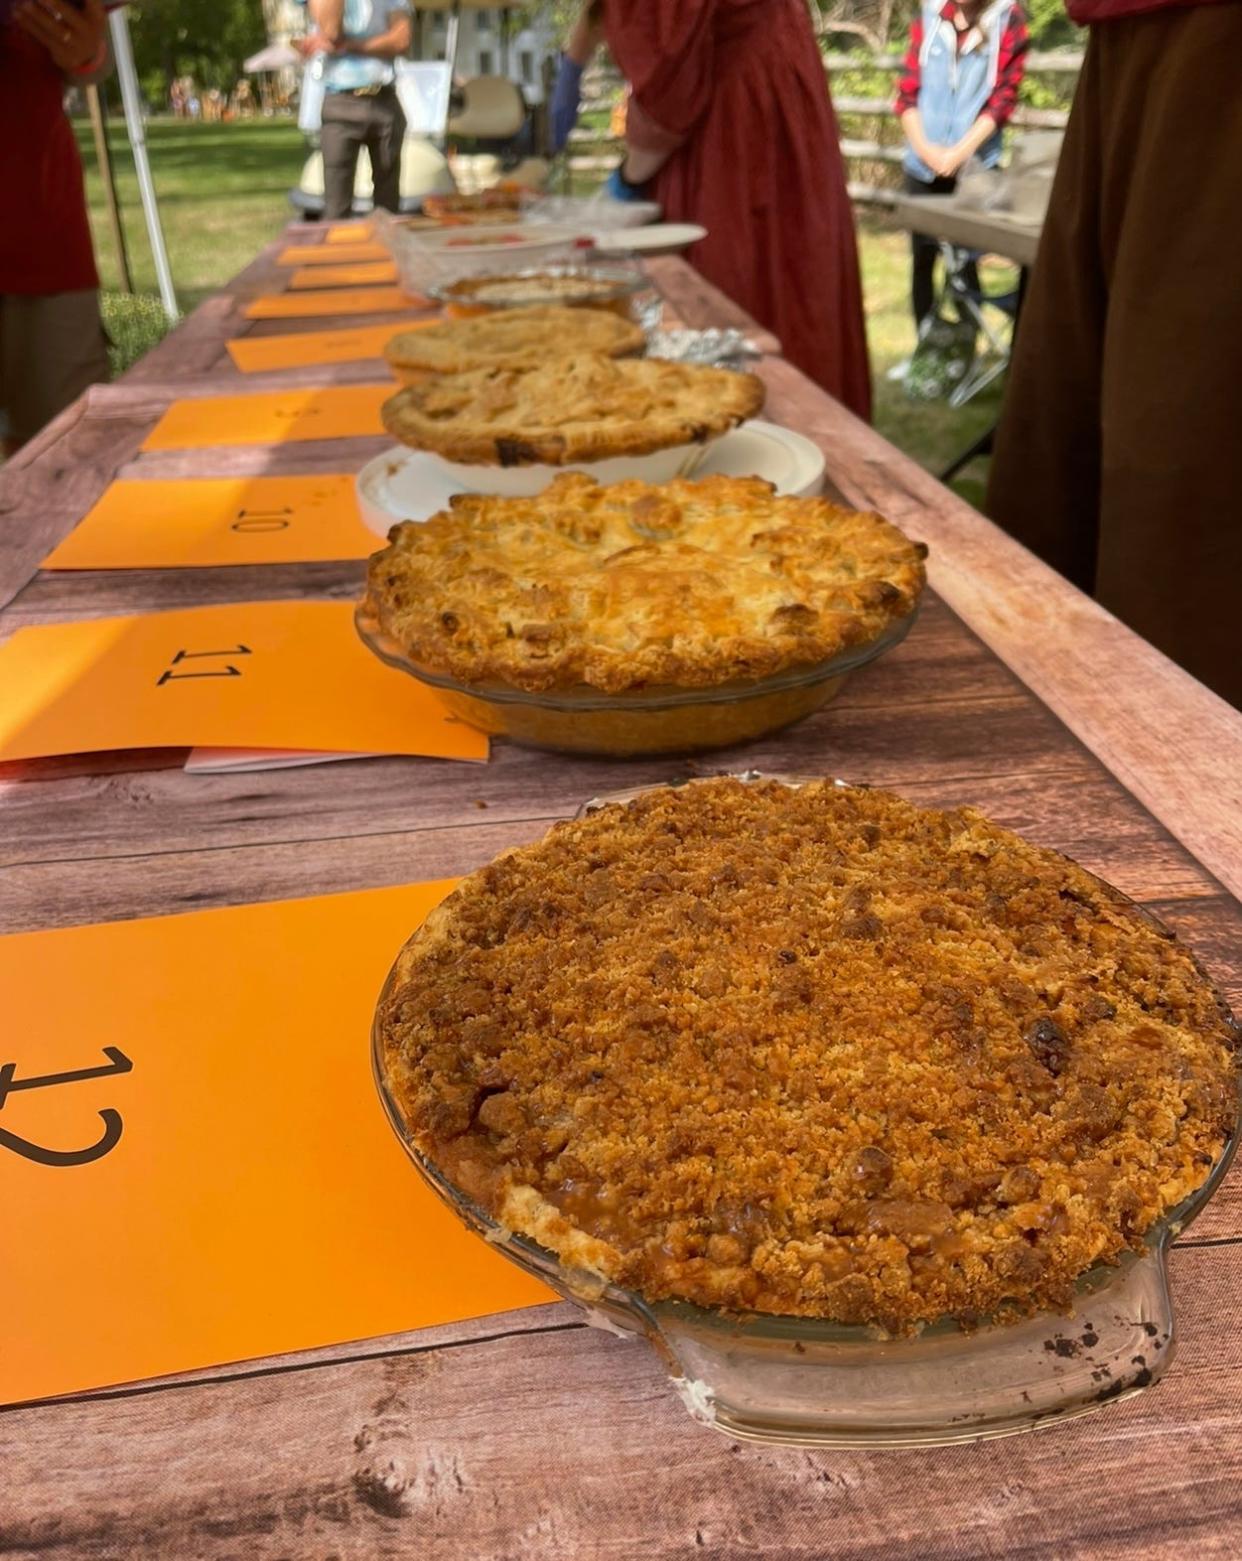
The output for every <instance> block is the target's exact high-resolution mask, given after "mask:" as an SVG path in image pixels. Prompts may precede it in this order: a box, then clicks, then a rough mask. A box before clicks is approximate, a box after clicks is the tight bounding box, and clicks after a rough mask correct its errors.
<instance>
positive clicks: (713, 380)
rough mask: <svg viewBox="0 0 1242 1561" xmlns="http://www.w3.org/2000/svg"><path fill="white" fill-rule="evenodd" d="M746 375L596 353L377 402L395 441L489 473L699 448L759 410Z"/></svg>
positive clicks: (759, 393) (449, 381) (756, 391)
mask: <svg viewBox="0 0 1242 1561" xmlns="http://www.w3.org/2000/svg"><path fill="white" fill-rule="evenodd" d="M763 395H764V390H763V381H762V380H761V379H759V378H758V377H757V376H756V375H754V374H735V373H733V372H732V371H730V370H728V369H716V368H704V367H702V366H701V365H699V364H690V363H667V362H663V361H661V360H659V359H654V358H621V359H615V358H607V357H604V356H603V355H602V354H599V353H579V354H576V355H574V356H572V357H557V358H552V359H550V360H549V361H547V362H545V363H543V364H541V365H540V367H538V368H535V369H531V370H529V371H527V372H522V371H520V370H516V369H506V368H486V369H471V370H469V371H467V372H465V373H461V374H441V375H437V376H436V378H434V379H431V380H428V381H426V382H425V383H424V384H421V385H410V386H408V387H407V388H406V389H405V390H400V391H398V392H397V394H396V395H395V396H393V397H391V398H390V399H389V400H388V401H386V402H385V403H384V407H383V419H384V427H385V428H386V429H387V430H388V432H389V433H390V434H392V435H393V436H394V437H395V438H397V439H400V440H401V442H402V443H403V444H408V445H413V446H414V447H415V448H416V449H420V450H434V451H436V452H437V453H438V454H440V455H442V456H444V457H445V458H446V459H448V460H450V461H463V462H466V463H471V464H481V465H492V466H497V465H498V466H526V465H529V464H531V463H532V462H542V463H546V464H548V465H551V466H562V465H565V464H567V463H569V462H571V461H599V460H606V459H608V458H609V457H610V456H619V455H646V454H649V453H650V452H652V451H654V450H666V449H668V448H670V447H671V446H674V445H689V444H702V443H704V442H705V441H706V440H708V439H711V438H712V437H714V436H715V435H717V434H722V433H724V432H726V431H727V430H728V429H730V428H733V427H734V426H735V425H736V424H738V423H740V422H743V421H744V420H745V419H746V418H748V417H754V416H755V414H756V413H757V412H758V411H759V410H760V408H761V407H762V406H763Z"/></svg>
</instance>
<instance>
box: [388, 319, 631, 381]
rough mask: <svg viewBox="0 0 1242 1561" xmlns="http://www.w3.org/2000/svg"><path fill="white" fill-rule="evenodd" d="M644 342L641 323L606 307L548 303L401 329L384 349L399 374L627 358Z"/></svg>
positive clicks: (514, 367) (452, 372)
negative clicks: (575, 357) (585, 356)
mask: <svg viewBox="0 0 1242 1561" xmlns="http://www.w3.org/2000/svg"><path fill="white" fill-rule="evenodd" d="M645 344H646V337H645V336H644V335H643V332H642V329H641V328H640V327H639V326H637V325H635V324H634V323H633V322H632V321H630V320H623V319H622V318H621V317H620V315H616V314H613V313H612V312H611V311H609V310H607V309H567V308H565V307H564V306H563V305H546V306H544V307H542V308H533V309H504V310H497V311H494V312H493V313H491V314H484V315H476V316H474V317H472V318H470V319H466V320H442V321H440V322H439V323H438V324H436V325H424V326H422V327H420V328H419V329H417V330H413V331H402V332H400V334H399V335H396V336H394V337H393V338H392V340H391V341H390V342H389V343H388V345H387V346H386V347H385V348H384V356H385V358H387V359H388V362H389V363H390V364H391V365H392V367H393V368H394V369H395V370H396V372H397V374H398V376H399V377H403V376H405V375H406V374H412V375H415V376H417V377H419V378H421V377H422V376H423V375H425V374H428V373H431V374H458V373H462V372H465V371H468V370H470V369H487V368H503V369H536V368H538V367H539V366H540V365H541V364H544V363H547V362H549V361H550V360H551V359H553V358H558V357H562V358H563V357H565V356H567V355H572V354H574V353H583V352H598V353H603V354H604V356H605V357H609V358H623V357H626V356H628V355H631V354H634V353H640V352H642V350H643V347H644V346H645Z"/></svg>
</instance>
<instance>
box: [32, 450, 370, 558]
mask: <svg viewBox="0 0 1242 1561" xmlns="http://www.w3.org/2000/svg"><path fill="white" fill-rule="evenodd" d="M380 546H381V541H380V538H379V537H377V536H375V535H374V534H373V533H372V532H370V531H368V530H367V528H366V527H365V526H364V525H363V524H362V521H361V520H360V519H359V517H358V505H357V502H356V500H355V498H354V479H353V477H352V476H350V475H349V474H348V473H327V474H324V475H322V476H314V477H199V478H189V479H184V480H176V481H165V480H162V479H161V480H156V479H152V480H150V481H148V482H141V481H128V480H122V481H119V482H114V483H112V485H111V486H110V487H109V488H107V489H106V490H105V492H104V493H103V495H102V496H101V498H100V499H99V501H98V503H97V504H95V505H94V507H93V508H92V509H91V510H90V511H89V512H88V513H87V515H86V516H85V518H84V519H83V520H82V522H81V523H80V524H79V525H78V526H77V527H76V528H75V529H74V530H73V531H71V532H70V533H69V535H68V536H67V537H66V538H65V540H64V541H63V542H62V543H61V544H60V545H59V546H58V547H57V548H55V549H54V550H53V551H52V553H51V554H49V556H48V557H47V558H46V559H44V561H43V568H44V569H174V568H178V567H192V566H200V567H206V566H217V565H220V564H294V563H299V564H301V563H316V562H320V561H322V560H325V559H336V558H366V557H367V556H368V555H369V554H371V553H373V552H375V550H376V549H377V548H378V547H380Z"/></svg>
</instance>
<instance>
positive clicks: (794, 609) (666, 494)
mask: <svg viewBox="0 0 1242 1561" xmlns="http://www.w3.org/2000/svg"><path fill="white" fill-rule="evenodd" d="M451 506H452V507H451V508H450V509H448V510H442V511H441V512H440V513H439V514H437V515H433V516H432V517H431V519H430V520H429V521H426V522H425V523H423V524H421V525H415V524H412V523H409V522H406V523H404V524H402V525H398V526H394V527H393V529H392V531H391V532H390V533H389V544H388V546H387V547H386V548H384V549H383V550H382V551H381V552H379V553H376V554H374V555H373V557H372V558H371V561H370V564H369V566H368V587H367V600H366V603H365V610H366V611H367V613H368V614H369V615H370V616H371V617H372V618H373V619H375V620H377V621H378V622H379V624H380V626H381V627H382V628H383V630H384V632H385V633H386V634H388V635H389V636H390V637H391V638H392V639H393V640H395V641H396V642H397V643H398V644H399V645H400V646H401V647H402V648H403V649H404V650H405V651H406V653H407V654H408V655H409V656H410V657H411V659H412V660H413V661H415V662H417V663H418V664H419V665H420V666H423V667H425V668H427V669H428V670H430V671H432V672H439V673H445V674H448V675H449V676H451V677H453V678H456V679H459V680H461V681H464V682H468V683H471V684H487V683H489V682H493V681H500V682H503V683H507V684H510V685H512V686H513V687H515V688H520V689H525V690H528V691H531V692H538V691H542V690H547V689H555V688H561V689H566V688H572V687H574V686H576V685H582V684H585V685H588V686H589V687H591V688H595V689H599V690H601V691H602V692H604V693H610V694H615V693H619V692H622V691H624V690H628V689H636V688H643V687H651V686H653V685H669V684H674V685H678V686H681V687H684V688H704V687H710V686H713V685H722V684H731V683H738V682H747V681H753V680H756V679H760V678H767V677H770V676H772V675H773V674H774V673H778V672H781V671H783V670H785V669H786V668H790V667H797V666H810V665H813V664H815V663H820V662H824V661H825V660H827V659H828V658H830V657H833V656H836V655H837V654H838V653H840V652H842V651H845V650H847V649H849V648H850V647H851V646H857V645H862V644H866V643H868V642H870V641H872V640H875V639H876V638H877V637H878V636H879V635H880V634H882V633H883V632H884V630H885V629H887V628H888V627H889V625H891V624H892V623H893V622H894V621H895V620H897V619H899V618H904V617H908V616H909V615H910V614H911V613H912V612H913V611H914V609H915V607H916V606H917V604H918V600H919V595H920V592H921V591H922V588H923V582H924V569H923V556H924V554H925V551H926V550H925V549H924V548H923V547H922V546H921V544H919V543H915V542H911V541H910V540H909V539H908V538H907V537H905V536H904V535H903V534H902V533H901V532H900V531H898V529H897V528H896V526H892V525H890V524H889V523H888V522H887V521H885V520H882V519H881V518H880V516H878V515H872V514H863V513H858V512H856V511H853V510H847V509H842V508H841V507H840V506H839V505H836V504H832V503H830V502H829V501H828V500H827V499H819V498H814V499H803V498H782V497H780V496H779V495H778V494H776V492H775V491H774V490H773V488H772V486H771V484H770V483H766V482H764V481H762V480H761V479H760V478H757V477H705V478H702V479H700V480H699V481H691V480H682V481H677V482H669V483H661V484H649V483H644V482H620V483H613V484H610V485H607V486H604V485H601V484H600V483H597V482H596V481H595V480H594V479H593V478H591V477H587V476H584V475H582V474H579V473H576V472H566V473H563V474H562V475H561V476H559V477H557V478H556V479H555V480H554V481H553V482H552V484H551V485H550V486H549V487H548V488H547V489H545V491H544V492H543V493H542V494H540V495H539V496H538V497H537V498H533V499H524V498H519V499H504V498H491V497H487V496H485V495H481V494H470V493H463V494H458V495H455V496H454V497H453V499H452V501H451Z"/></svg>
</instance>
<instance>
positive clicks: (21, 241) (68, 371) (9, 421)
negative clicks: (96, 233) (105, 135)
mask: <svg viewBox="0 0 1242 1561" xmlns="http://www.w3.org/2000/svg"><path fill="white" fill-rule="evenodd" d="M104 27H105V22H104V10H103V6H102V5H101V4H100V0H84V3H83V4H82V5H80V6H79V5H76V4H71V3H69V0H65V3H63V4H59V3H57V0H18V3H17V4H16V5H15V6H14V7H13V10H12V14H11V19H10V20H9V21H8V22H7V23H5V22H2V21H0V191H2V192H3V195H4V222H3V224H0V438H2V443H3V448H4V450H5V452H6V453H12V452H13V451H14V450H15V449H17V448H18V446H19V445H21V444H22V443H23V442H24V441H25V440H27V439H29V438H30V437H31V435H32V434H35V433H37V432H38V430H39V429H40V428H42V427H43V425H44V424H45V423H47V422H49V421H50V420H51V419H52V418H53V417H55V416H56V414H57V413H58V412H60V411H61V410H62V409H63V408H65V407H67V406H68V405H69V403H70V402H71V401H72V400H73V399H74V398H75V397H76V396H79V395H81V393H82V391H84V390H85V389H86V387H87V386H88V385H91V384H94V383H96V382H97V381H99V380H103V379H107V377H108V349H107V340H106V338H105V336H104V331H103V325H102V323H101V321H100V317H99V291H98V290H99V277H98V274H97V273H96V271H95V255H94V250H93V249H92V247H91V230H90V223H89V221H88V220H87V215H86V196H85V194H84V191H83V186H82V161H81V158H79V156H78V147H77V142H76V141H75V140H74V135H73V127H72V126H71V125H70V123H69V121H68V120H67V119H66V118H65V110H64V101H63V100H64V95H65V86H66V84H67V83H68V82H75V83H82V82H86V81H90V80H93V79H94V78H95V77H97V76H99V75H101V74H102V73H103V71H104V69H105V68H106V66H107V63H108V50H107V43H106V39H105V33H104Z"/></svg>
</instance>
